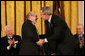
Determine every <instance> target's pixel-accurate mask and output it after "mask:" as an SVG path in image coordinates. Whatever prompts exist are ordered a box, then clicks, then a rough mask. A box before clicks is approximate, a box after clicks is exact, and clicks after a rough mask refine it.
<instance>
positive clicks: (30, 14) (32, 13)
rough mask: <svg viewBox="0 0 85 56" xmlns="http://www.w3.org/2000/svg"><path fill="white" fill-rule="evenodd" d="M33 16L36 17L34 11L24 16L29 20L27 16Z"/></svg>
mask: <svg viewBox="0 0 85 56" xmlns="http://www.w3.org/2000/svg"><path fill="white" fill-rule="evenodd" d="M34 15H37V14H36V12H35V11H30V12H29V13H28V14H27V16H26V19H28V18H29V16H34Z"/></svg>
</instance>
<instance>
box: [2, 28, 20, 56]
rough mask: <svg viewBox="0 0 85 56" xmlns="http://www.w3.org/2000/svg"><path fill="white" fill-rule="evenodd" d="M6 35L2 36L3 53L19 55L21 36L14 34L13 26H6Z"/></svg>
mask: <svg viewBox="0 0 85 56" xmlns="http://www.w3.org/2000/svg"><path fill="white" fill-rule="evenodd" d="M5 31H6V36H5V37H2V38H1V55H18V54H19V49H20V45H21V37H20V36H18V35H13V31H12V28H11V27H10V26H6V28H5Z"/></svg>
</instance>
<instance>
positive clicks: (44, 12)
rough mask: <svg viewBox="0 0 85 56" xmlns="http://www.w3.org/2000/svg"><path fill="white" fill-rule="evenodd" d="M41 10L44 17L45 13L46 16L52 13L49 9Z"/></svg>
mask: <svg viewBox="0 0 85 56" xmlns="http://www.w3.org/2000/svg"><path fill="white" fill-rule="evenodd" d="M41 10H42V13H43V14H44V15H45V14H46V13H47V14H48V15H52V11H51V8H50V7H42V8H41Z"/></svg>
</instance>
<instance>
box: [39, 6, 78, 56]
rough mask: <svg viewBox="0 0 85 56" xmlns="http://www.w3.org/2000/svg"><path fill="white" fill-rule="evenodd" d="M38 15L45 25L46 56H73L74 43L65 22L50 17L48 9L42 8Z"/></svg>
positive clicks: (57, 17) (58, 18) (55, 17)
mask: <svg viewBox="0 0 85 56" xmlns="http://www.w3.org/2000/svg"><path fill="white" fill-rule="evenodd" d="M40 14H41V17H42V19H43V20H45V25H46V35H45V36H47V37H46V38H45V39H44V41H45V43H44V48H45V53H46V55H73V54H74V48H75V45H76V42H75V39H74V38H73V35H72V33H71V31H70V29H69V28H68V26H67V24H66V23H65V21H64V20H63V19H62V18H61V17H59V16H55V15H52V11H51V9H50V8H49V7H43V8H42V9H41V11H40Z"/></svg>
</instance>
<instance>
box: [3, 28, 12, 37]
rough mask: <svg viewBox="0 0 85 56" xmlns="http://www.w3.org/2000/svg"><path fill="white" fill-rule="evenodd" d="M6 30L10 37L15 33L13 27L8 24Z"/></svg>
mask: <svg viewBox="0 0 85 56" xmlns="http://www.w3.org/2000/svg"><path fill="white" fill-rule="evenodd" d="M5 31H6V35H7V36H8V37H12V35H13V30H12V28H11V27H10V26H6V28H5Z"/></svg>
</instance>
